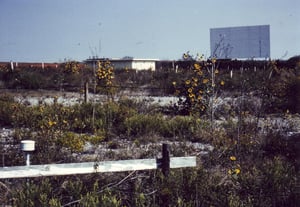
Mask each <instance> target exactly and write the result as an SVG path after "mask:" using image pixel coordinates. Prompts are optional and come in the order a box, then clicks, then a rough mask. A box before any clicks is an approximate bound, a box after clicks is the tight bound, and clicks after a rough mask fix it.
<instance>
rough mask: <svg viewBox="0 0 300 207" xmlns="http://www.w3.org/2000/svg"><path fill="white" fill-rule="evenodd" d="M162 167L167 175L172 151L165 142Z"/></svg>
mask: <svg viewBox="0 0 300 207" xmlns="http://www.w3.org/2000/svg"><path fill="white" fill-rule="evenodd" d="M161 169H162V173H163V174H164V176H165V177H167V176H168V175H169V172H170V152H169V146H168V144H165V143H163V145H162V159H161Z"/></svg>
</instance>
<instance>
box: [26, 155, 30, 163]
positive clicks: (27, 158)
mask: <svg viewBox="0 0 300 207" xmlns="http://www.w3.org/2000/svg"><path fill="white" fill-rule="evenodd" d="M26 166H30V154H29V153H26Z"/></svg>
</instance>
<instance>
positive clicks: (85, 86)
mask: <svg viewBox="0 0 300 207" xmlns="http://www.w3.org/2000/svg"><path fill="white" fill-rule="evenodd" d="M88 101H89V83H88V81H86V82H85V84H84V102H85V103H87V102H88Z"/></svg>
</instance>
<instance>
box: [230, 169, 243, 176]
mask: <svg viewBox="0 0 300 207" xmlns="http://www.w3.org/2000/svg"><path fill="white" fill-rule="evenodd" d="M240 173H241V169H239V168H234V169H229V170H228V174H229V175H238V174H240Z"/></svg>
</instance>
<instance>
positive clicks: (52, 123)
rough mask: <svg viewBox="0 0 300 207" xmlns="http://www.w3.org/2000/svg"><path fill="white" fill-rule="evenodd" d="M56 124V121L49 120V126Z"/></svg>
mask: <svg viewBox="0 0 300 207" xmlns="http://www.w3.org/2000/svg"><path fill="white" fill-rule="evenodd" d="M55 124H56V122H55V121H49V122H48V125H49V127H51V126H53V125H55Z"/></svg>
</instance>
